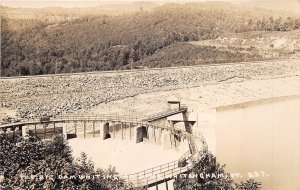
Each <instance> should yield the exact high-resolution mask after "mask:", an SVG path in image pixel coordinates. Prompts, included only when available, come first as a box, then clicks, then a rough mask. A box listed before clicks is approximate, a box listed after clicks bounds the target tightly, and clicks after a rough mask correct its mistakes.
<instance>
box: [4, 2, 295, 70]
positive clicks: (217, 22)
mask: <svg viewBox="0 0 300 190" xmlns="http://www.w3.org/2000/svg"><path fill="white" fill-rule="evenodd" d="M283 16H284V15H283ZM283 16H282V17H279V16H277V15H275V16H274V14H273V13H271V12H269V11H264V10H255V9H245V8H243V9H241V8H240V7H238V6H233V5H230V4H218V3H216V4H214V3H206V4H201V3H192V4H185V5H178V4H166V5H164V6H161V7H157V8H154V9H153V10H151V11H141V12H137V13H133V14H124V15H119V16H84V17H80V18H78V19H73V20H70V21H63V22H57V23H55V24H53V23H49V22H46V21H44V22H43V21H41V20H27V21H26V22H23V20H20V21H18V22H16V20H14V19H11V18H7V17H6V18H2V28H1V39H2V40H1V52H2V55H1V67H2V70H1V76H15V75H37V74H53V73H72V72H85V71H98V70H116V69H124V68H129V67H138V66H141V65H143V64H142V63H144V62H145V61H142V60H145V59H147V58H148V57H149V56H151V55H154V54H155V53H156V52H157V51H159V50H161V49H162V48H164V47H167V46H169V45H171V44H174V43H176V42H187V41H194V40H201V39H214V38H216V37H218V36H219V35H220V34H224V33H235V32H245V31H255V30H260V31H290V30H297V29H299V27H300V19H299V18H297V17H283ZM21 23H22V24H21ZM16 25H17V26H16ZM228 59H230V57H229V58H228ZM228 59H225V60H224V62H225V61H228ZM149 60H151V59H149ZM172 61H174V60H172ZM149 64H150V65H149ZM170 64H171V63H170V62H169V63H165V64H163V65H159V66H166V65H170ZM148 65H149V66H152V67H153V65H151V63H150V62H149V61H148V63H147V66H148Z"/></svg>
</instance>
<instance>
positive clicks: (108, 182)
mask: <svg viewBox="0 0 300 190" xmlns="http://www.w3.org/2000/svg"><path fill="white" fill-rule="evenodd" d="M0 147H1V151H0V172H1V173H0V177H3V178H0V189H7V190H13V189H49V190H50V189H53V190H54V189H101V190H121V189H131V188H130V186H129V185H127V184H126V183H125V182H124V180H123V179H121V178H118V173H117V172H116V171H115V169H114V168H109V169H107V170H103V169H95V168H94V164H93V163H92V162H91V161H90V160H89V159H87V155H86V154H85V153H82V154H81V157H80V158H79V159H77V160H74V159H73V157H72V155H71V150H70V147H69V146H68V144H67V142H66V141H65V140H63V138H62V137H60V136H56V137H54V138H53V139H52V140H49V141H42V140H40V139H38V138H36V137H34V136H29V137H28V139H24V138H22V137H18V138H17V140H16V142H13V141H12V139H9V138H5V136H4V135H3V134H1V135H0ZM1 175H3V176H1Z"/></svg>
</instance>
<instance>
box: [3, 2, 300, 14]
mask: <svg viewBox="0 0 300 190" xmlns="http://www.w3.org/2000/svg"><path fill="white" fill-rule="evenodd" d="M141 1H143V2H153V3H157V4H163V3H165V2H176V3H185V2H205V1H225V2H232V3H235V4H247V5H251V4H253V5H259V6H264V7H268V6H269V7H275V8H276V7H277V8H280V9H289V8H293V9H295V8H296V9H298V8H299V12H300V0H0V2H1V5H3V6H9V7H27V8H41V7H94V6H97V5H101V4H109V3H116V4H118V3H132V2H141ZM295 6H296V7H295Z"/></svg>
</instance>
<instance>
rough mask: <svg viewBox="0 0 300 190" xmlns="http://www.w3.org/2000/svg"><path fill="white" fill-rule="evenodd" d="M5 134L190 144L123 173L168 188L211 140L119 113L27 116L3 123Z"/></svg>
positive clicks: (137, 182)
mask: <svg viewBox="0 0 300 190" xmlns="http://www.w3.org/2000/svg"><path fill="white" fill-rule="evenodd" d="M0 133H2V135H1V136H2V137H4V138H12V139H13V140H15V138H16V137H17V136H18V135H21V136H23V137H24V138H26V137H27V136H28V135H35V136H37V137H39V138H41V139H49V138H52V136H53V135H57V134H61V135H63V137H64V138H65V139H70V138H100V139H101V140H105V139H108V138H116V139H127V140H132V141H134V142H135V143H139V142H143V141H146V142H149V143H154V144H157V145H160V146H162V147H163V148H164V149H178V148H180V146H181V145H183V144H184V143H187V144H188V147H189V148H188V149H187V150H186V153H185V154H184V155H182V156H181V157H180V158H179V159H178V160H175V161H172V162H169V163H166V164H162V165H160V166H156V167H153V168H149V169H146V170H143V171H140V172H137V173H133V174H128V175H126V176H120V177H122V178H123V179H124V180H125V181H126V182H127V183H129V184H131V185H132V186H133V187H142V188H145V189H148V188H150V187H153V186H156V189H158V185H159V184H161V183H165V184H166V187H167V188H168V183H167V182H168V181H169V180H172V179H174V178H175V177H176V176H178V175H179V174H185V173H188V172H189V171H190V170H191V169H192V168H193V165H194V163H195V162H197V161H198V160H199V159H201V156H202V155H203V154H204V153H205V152H206V151H207V144H206V142H205V139H204V137H203V136H202V134H201V133H196V132H187V131H184V130H181V129H176V128H174V127H171V126H164V125H155V124H152V123H149V122H145V121H143V120H142V119H139V118H135V117H130V116H117V115H60V116H57V117H55V118H51V119H49V120H48V121H43V120H41V119H35V120H27V121H21V122H16V123H9V124H4V125H0Z"/></svg>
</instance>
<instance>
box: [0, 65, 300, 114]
mask: <svg viewBox="0 0 300 190" xmlns="http://www.w3.org/2000/svg"><path fill="white" fill-rule="evenodd" d="M299 73H300V60H296V59H295V60H281V61H269V62H257V63H247V64H228V65H222V66H204V67H203V66H202V67H200V66H199V67H197V66H194V67H184V68H177V69H176V68H170V69H161V70H160V69H152V70H141V71H138V72H128V71H127V72H108V73H105V72H104V73H99V74H82V75H70V76H51V77H41V78H39V77H37V78H23V79H22V78H20V79H1V80H0V99H1V102H0V109H1V110H2V116H1V117H2V119H3V118H4V117H7V116H4V115H5V114H3V112H4V113H5V110H16V113H17V114H16V116H15V117H16V118H19V119H24V118H36V117H41V116H42V115H45V114H47V115H50V116H55V115H58V114H62V113H79V112H81V113H82V112H84V111H88V110H90V109H91V108H93V107H95V106H97V105H99V104H101V103H105V102H111V101H115V100H120V99H124V98H127V97H132V96H136V95H139V94H145V93H151V92H158V91H168V90H176V89H182V88H191V87H198V86H201V85H205V84H213V83H217V82H226V81H228V80H230V81H232V80H262V79H272V78H279V77H288V76H298V75H299Z"/></svg>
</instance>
